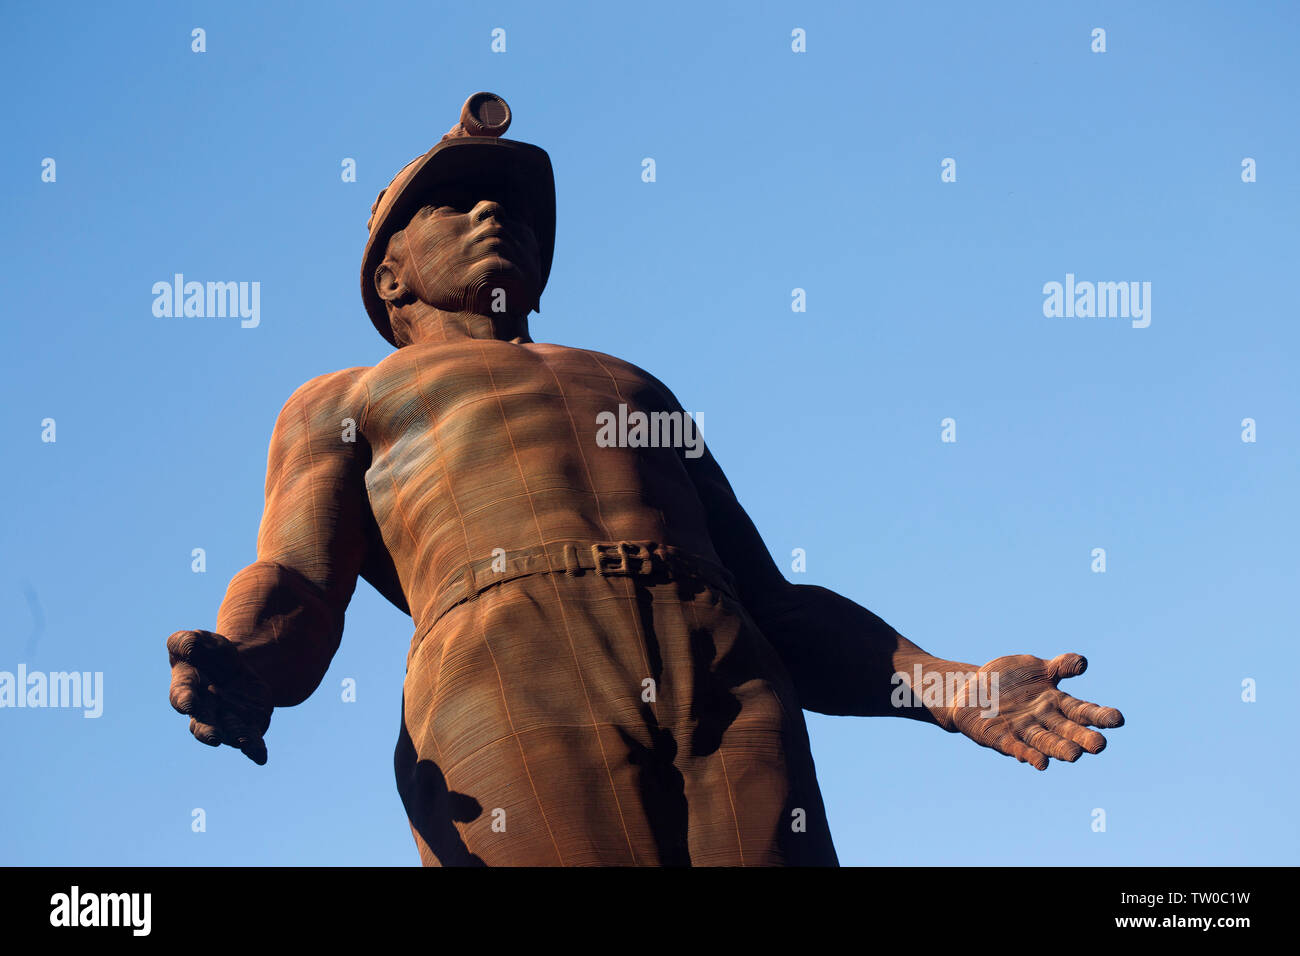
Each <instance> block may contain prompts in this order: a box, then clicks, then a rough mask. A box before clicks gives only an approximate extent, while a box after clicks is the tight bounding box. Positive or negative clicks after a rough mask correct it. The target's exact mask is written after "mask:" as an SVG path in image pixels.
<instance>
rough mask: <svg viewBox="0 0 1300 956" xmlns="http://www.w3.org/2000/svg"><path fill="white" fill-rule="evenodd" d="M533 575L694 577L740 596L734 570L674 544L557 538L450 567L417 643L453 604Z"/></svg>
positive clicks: (422, 625) (668, 579)
mask: <svg viewBox="0 0 1300 956" xmlns="http://www.w3.org/2000/svg"><path fill="white" fill-rule="evenodd" d="M532 574H561V575H566V576H569V577H577V576H580V575H583V574H596V575H599V576H601V577H619V576H624V577H635V578H643V579H645V580H646V582H647V583H651V582H657V581H680V580H694V581H698V582H700V583H702V584H705V585H707V586H709V587H711V588H713V589H714V590H716V591H720V592H722V593H723V594H726V595H727V596H728V597H731V598H733V599H735V598H736V583H735V579H734V578H733V577H732V576H731V572H729V571H728V570H727V569H726V568H724V567H722V565H720V564H718V563H717V562H716V561H711V560H709V559H708V558H703V557H700V556H699V555H697V554H693V553H692V552H689V551H685V550H683V549H681V548H676V547H673V546H672V545H666V544H657V543H655V542H653V541H612V542H595V543H593V542H581V541H554V542H551V543H549V544H546V545H537V546H534V547H531V548H522V549H518V550H513V551H506V550H505V549H498V550H497V551H496V552H495V553H493V554H492V555H490V556H488V557H484V558H482V559H480V560H478V561H473V562H470V563H467V564H463V565H461V566H460V567H458V568H456V569H454V570H453V571H451V572H450V573H449V574H447V575H446V576H445V577H444V578H443V579H442V581H441V582H440V583H439V584H438V587H437V589H436V590H435V591H434V598H433V602H432V604H431V605H430V607H429V610H428V612H427V614H426V615H425V616H424V620H422V621H421V622H420V627H419V629H418V630H417V631H416V641H415V643H419V641H420V640H422V639H423V637H424V635H425V634H427V633H428V632H429V631H431V630H432V629H433V627H434V625H435V624H437V623H438V621H439V620H440V619H441V618H442V617H443V616H444V615H446V614H447V612H448V611H450V610H452V608H455V607H457V606H458V605H461V604H464V603H466V602H468V601H473V600H475V599H476V598H477V597H478V596H479V595H480V594H482V593H483V592H484V591H486V590H487V589H488V588H491V587H496V586H497V585H500V584H504V583H505V582H507V581H513V580H515V579H517V578H522V577H526V576H528V575H532ZM412 650H414V647H413V648H412Z"/></svg>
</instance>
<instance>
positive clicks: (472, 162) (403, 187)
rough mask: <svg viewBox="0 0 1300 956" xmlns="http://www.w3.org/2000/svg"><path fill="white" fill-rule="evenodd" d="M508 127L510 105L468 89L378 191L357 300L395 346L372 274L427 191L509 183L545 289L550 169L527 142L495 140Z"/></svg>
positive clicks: (551, 224)
mask: <svg viewBox="0 0 1300 956" xmlns="http://www.w3.org/2000/svg"><path fill="white" fill-rule="evenodd" d="M509 125H510V107H509V106H507V105H506V101H505V100H503V99H502V98H501V97H499V96H497V95H496V94H495V93H475V94H474V95H473V96H471V97H470V98H469V99H467V100H466V101H465V105H464V106H463V107H462V108H461V111H460V122H459V123H457V124H456V125H455V126H453V127H452V128H451V130H450V131H449V132H448V133H447V134H446V135H445V136H443V138H442V139H441V140H440V141H439V142H438V143H437V144H436V145H435V146H434V147H433V149H431V150H429V151H428V152H427V153H425V154H424V155H423V156H420V157H419V158H417V159H414V160H412V161H411V162H409V163H407V164H406V166H405V167H403V169H402V171H401V172H399V173H398V174H397V175H396V176H394V177H393V181H392V182H391V183H389V184H388V186H387V188H385V189H382V190H380V192H379V196H378V197H377V198H376V199H375V204H374V205H373V206H371V207H370V221H369V222H368V223H367V224H366V228H367V229H369V231H370V238H369V240H367V242H366V251H365V255H364V256H363V257H362V260H361V298H362V300H363V301H364V302H365V304H366V311H367V312H368V313H370V321H372V322H374V323H375V328H377V329H378V330H379V334H380V335H382V336H383V337H384V338H386V339H387V340H388V341H389V342H390V343H392V344H393V345H396V344H397V342H396V340H395V339H394V338H393V329H392V326H391V325H389V322H388V308H387V307H386V306H385V304H384V300H383V299H381V298H380V297H379V293H378V291H377V290H376V289H375V272H376V270H378V268H379V265H380V263H382V262H383V261H384V255H385V254H386V253H387V251H388V240H389V238H390V237H391V236H392V235H393V233H395V232H398V231H400V230H401V229H404V228H405V227H406V225H407V223H408V222H410V220H411V216H412V215H414V214H415V213H416V212H417V211H419V209H420V208H421V207H422V206H424V205H425V203H426V199H427V196H428V194H429V192H430V190H431V189H433V188H434V187H437V186H444V185H461V184H469V185H472V184H474V183H485V182H487V183H494V184H505V185H507V186H509V187H510V193H511V195H512V196H513V197H514V202H515V203H517V204H518V205H519V206H520V208H519V209H518V210H516V211H515V213H516V214H517V215H519V216H521V217H522V218H523V219H525V220H526V221H527V222H528V223H529V225H530V226H532V229H533V233H534V234H535V235H536V236H537V245H538V250H539V251H540V253H541V256H540V265H541V285H540V287H539V288H538V293H539V294H540V293H541V290H542V289H544V288H546V279H547V277H548V276H549V275H550V273H551V256H552V255H553V254H554V252H555V174H554V173H553V172H552V171H551V158H550V157H549V156H548V155H546V150H544V149H541V148H540V147H538V146H533V145H532V144H531V143H520V142H516V141H515V140H511V139H501V138H500V137H501V134H502V133H504V132H505V131H506V128H507V127H508V126H509Z"/></svg>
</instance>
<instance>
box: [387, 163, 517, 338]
mask: <svg viewBox="0 0 1300 956" xmlns="http://www.w3.org/2000/svg"><path fill="white" fill-rule="evenodd" d="M518 208H519V204H518V203H517V201H516V200H515V198H514V197H513V196H512V194H511V191H510V190H509V188H508V187H505V186H440V187H437V188H436V189H435V190H434V191H432V192H431V193H430V194H429V196H428V204H427V205H425V206H423V207H422V208H421V209H420V210H419V211H418V212H416V213H415V215H413V216H412V217H411V221H410V223H408V224H407V226H406V228H405V229H404V230H403V232H404V237H403V239H404V243H403V244H404V246H405V249H404V251H403V252H402V254H401V255H399V256H398V257H397V259H398V262H397V268H396V270H395V271H396V278H397V279H398V280H400V281H401V282H402V283H403V284H404V285H405V286H406V287H407V288H408V289H410V290H411V292H413V293H414V294H415V295H416V296H417V297H418V298H419V299H421V300H422V301H424V302H427V303H428V304H430V305H432V306H435V307H436V308H440V309H445V310H447V311H453V312H461V311H464V312H480V313H484V314H486V313H488V312H493V313H508V314H511V315H526V314H527V313H528V310H529V309H530V308H532V306H533V305H534V304H535V303H536V301H537V296H538V293H539V292H540V286H541V261H540V260H541V253H540V250H539V248H538V242H537V236H536V235H534V233H533V230H532V228H531V227H530V226H529V225H528V223H527V222H526V221H525V220H524V219H523V218H522V217H521V216H519V215H517V214H516V212H515V210H517V209H518ZM391 250H392V247H391V246H390V254H391ZM382 281H383V280H381V286H382ZM381 293H382V288H381Z"/></svg>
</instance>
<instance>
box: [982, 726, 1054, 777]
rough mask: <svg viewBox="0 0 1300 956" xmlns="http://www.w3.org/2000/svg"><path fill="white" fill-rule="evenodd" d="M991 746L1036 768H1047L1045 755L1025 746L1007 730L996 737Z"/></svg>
mask: <svg viewBox="0 0 1300 956" xmlns="http://www.w3.org/2000/svg"><path fill="white" fill-rule="evenodd" d="M991 746H992V747H993V749H994V750H996V751H997V752H998V753H1000V754H1006V755H1007V756H1008V757H1015V758H1016V759H1017V760H1019V761H1020V762H1021V763H1027V764H1029V765H1030V766H1032V767H1033V768H1034V769H1036V770H1046V769H1047V756H1046V755H1045V754H1043V753H1041V752H1040V751H1037V750H1035V749H1034V748H1033V747H1029V746H1026V745H1025V744H1024V743H1022V742H1021V741H1020V740H1018V739H1017V738H1016V735H1015V734H1013V733H1011V731H1009V730H1008V731H1006V732H1004V733H1003V734H1002V735H1001V736H1000V737H998V738H997V739H996V740H995V741H994V742H993V744H991Z"/></svg>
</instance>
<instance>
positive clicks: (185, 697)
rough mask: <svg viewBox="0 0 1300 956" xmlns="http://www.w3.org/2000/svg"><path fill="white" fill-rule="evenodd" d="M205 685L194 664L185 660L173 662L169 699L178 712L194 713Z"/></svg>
mask: <svg viewBox="0 0 1300 956" xmlns="http://www.w3.org/2000/svg"><path fill="white" fill-rule="evenodd" d="M203 685H204V680H203V679H202V678H201V677H200V676H199V671H198V668H196V667H195V666H194V665H193V664H186V663H185V662H183V661H182V662H180V663H173V664H172V686H171V690H170V692H169V693H168V695H167V699H168V700H170V701H171V705H172V707H173V708H175V709H176V711H177V712H178V713H182V714H193V713H194V708H195V706H196V703H197V700H198V697H199V695H200V694H201V693H202V692H203Z"/></svg>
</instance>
